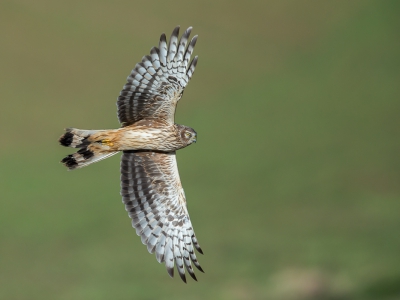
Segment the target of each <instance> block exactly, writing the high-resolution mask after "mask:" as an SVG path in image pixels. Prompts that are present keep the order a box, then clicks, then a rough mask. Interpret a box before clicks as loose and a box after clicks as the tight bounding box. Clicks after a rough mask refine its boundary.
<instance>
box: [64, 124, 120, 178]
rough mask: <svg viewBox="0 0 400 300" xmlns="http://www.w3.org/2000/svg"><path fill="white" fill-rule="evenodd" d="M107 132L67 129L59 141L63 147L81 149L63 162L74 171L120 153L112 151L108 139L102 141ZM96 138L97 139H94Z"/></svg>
mask: <svg viewBox="0 0 400 300" xmlns="http://www.w3.org/2000/svg"><path fill="white" fill-rule="evenodd" d="M105 132H107V131H106V130H80V129H76V128H67V129H66V133H64V134H63V135H62V136H61V137H60V139H59V140H58V141H59V142H60V144H61V145H62V146H65V147H72V148H79V150H78V152H76V153H74V154H70V155H67V156H66V157H64V158H63V159H62V160H61V162H62V163H63V164H64V165H65V166H66V167H67V168H68V169H69V170H74V169H78V168H82V167H85V166H87V165H90V164H92V163H95V162H98V161H100V160H103V159H106V158H108V157H110V156H112V155H114V154H117V153H118V151H112V150H111V149H110V145H109V143H107V142H105V141H108V140H107V139H102V138H101V137H102V136H103V134H102V133H105ZM93 137H96V138H93Z"/></svg>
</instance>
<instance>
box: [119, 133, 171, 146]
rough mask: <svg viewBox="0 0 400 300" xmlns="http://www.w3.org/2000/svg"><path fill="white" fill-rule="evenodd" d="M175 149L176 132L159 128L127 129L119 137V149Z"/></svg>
mask: <svg viewBox="0 0 400 300" xmlns="http://www.w3.org/2000/svg"><path fill="white" fill-rule="evenodd" d="M175 149H176V137H175V134H173V133H171V132H169V131H167V130H162V129H158V128H151V129H150V128H149V129H143V130H138V129H133V130H126V131H124V132H122V134H121V135H120V137H119V139H118V150H156V151H157V150H158V151H173V150H175Z"/></svg>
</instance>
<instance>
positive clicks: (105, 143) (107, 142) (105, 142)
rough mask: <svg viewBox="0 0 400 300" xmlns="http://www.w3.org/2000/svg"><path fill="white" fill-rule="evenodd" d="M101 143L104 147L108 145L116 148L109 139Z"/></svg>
mask: <svg viewBox="0 0 400 300" xmlns="http://www.w3.org/2000/svg"><path fill="white" fill-rule="evenodd" d="M101 143H102V144H103V145H107V146H109V147H112V146H114V143H113V142H111V141H110V140H107V139H105V140H102V141H101Z"/></svg>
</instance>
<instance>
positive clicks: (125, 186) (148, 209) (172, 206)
mask: <svg viewBox="0 0 400 300" xmlns="http://www.w3.org/2000/svg"><path fill="white" fill-rule="evenodd" d="M121 195H122V201H123V202H124V203H125V208H126V210H127V211H128V213H129V216H130V218H131V219H132V226H133V227H134V228H135V229H136V233H137V235H139V236H140V237H141V239H142V243H143V244H145V245H147V250H148V251H149V252H150V253H154V252H155V254H156V258H157V261H158V262H160V263H161V262H165V266H166V268H167V271H168V273H169V275H170V276H171V277H173V275H174V261H175V262H176V265H177V270H178V272H179V275H180V277H181V278H182V280H183V281H185V282H186V277H185V267H186V270H187V271H188V273H189V274H190V276H191V277H192V278H193V279H195V280H197V279H196V277H195V275H194V272H193V268H192V265H191V261H192V262H193V264H194V265H195V266H196V267H197V268H198V269H199V270H200V271H202V272H203V270H202V268H201V267H200V265H199V263H198V261H197V258H196V255H195V253H194V250H193V246H194V247H195V248H196V249H197V250H198V251H199V252H200V253H203V252H202V250H201V248H200V245H199V244H198V242H197V239H196V236H195V234H194V231H193V228H192V223H191V222H190V218H189V214H188V211H187V207H186V199H185V193H184V191H183V189H182V185H181V181H180V179H179V173H178V168H177V164H176V156H175V152H169V153H162V152H153V151H133V150H132V151H124V153H123V155H122V158H121Z"/></svg>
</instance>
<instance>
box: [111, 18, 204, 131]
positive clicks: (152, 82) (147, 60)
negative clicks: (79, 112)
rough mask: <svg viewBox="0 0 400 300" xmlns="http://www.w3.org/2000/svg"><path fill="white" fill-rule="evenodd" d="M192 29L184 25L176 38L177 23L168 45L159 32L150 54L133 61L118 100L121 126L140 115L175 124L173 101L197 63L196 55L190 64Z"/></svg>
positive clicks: (192, 44)
mask: <svg viewBox="0 0 400 300" xmlns="http://www.w3.org/2000/svg"><path fill="white" fill-rule="evenodd" d="M191 31H192V27H189V28H188V29H186V31H185V32H184V33H183V35H182V37H181V39H180V40H178V36H179V26H178V27H176V28H175V29H174V31H173V32H172V35H171V38H170V42H169V45H167V40H166V36H165V34H162V35H161V37H160V42H159V46H158V48H157V47H153V48H152V49H151V50H150V55H146V56H144V57H143V58H142V61H141V62H140V63H138V64H136V66H135V68H134V69H133V70H132V72H131V74H130V75H129V76H128V78H127V83H126V84H125V86H124V87H123V89H122V91H121V93H120V96H119V97H118V100H117V106H118V118H119V121H120V123H121V124H122V126H128V125H131V124H133V123H135V122H137V121H140V120H142V119H161V120H163V121H165V122H167V123H169V124H174V115H175V109H176V105H177V103H178V101H179V99H180V98H181V97H182V93H183V90H184V89H185V87H186V85H187V84H188V82H189V80H190V79H191V77H192V75H193V72H194V70H195V68H196V64H197V56H196V57H195V58H194V59H193V60H192V61H191V62H190V64H189V61H190V58H191V55H192V53H193V49H194V46H195V44H196V41H197V35H196V36H194V37H193V38H192V40H191V41H190V42H189V45H188V46H187V42H188V39H189V36H190V32H191ZM186 46H187V47H186Z"/></svg>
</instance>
